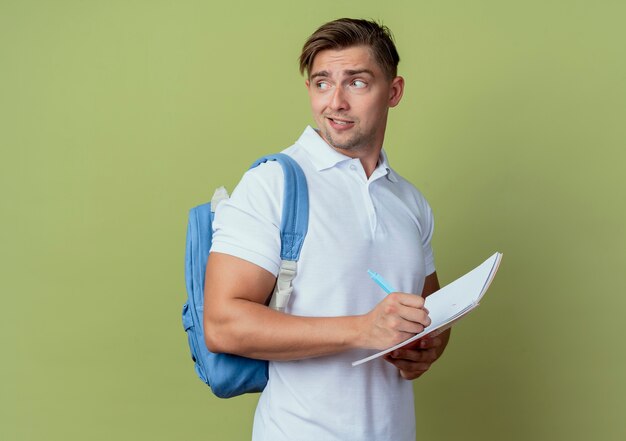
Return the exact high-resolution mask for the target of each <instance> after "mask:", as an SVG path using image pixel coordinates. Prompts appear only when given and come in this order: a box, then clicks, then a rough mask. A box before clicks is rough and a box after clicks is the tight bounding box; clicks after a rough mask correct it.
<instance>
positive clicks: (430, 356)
mask: <svg viewBox="0 0 626 441" xmlns="http://www.w3.org/2000/svg"><path fill="white" fill-rule="evenodd" d="M390 356H391V358H392V359H397V360H408V361H413V362H426V363H432V362H433V361H435V360H436V359H437V352H436V351H435V349H433V348H431V349H426V350H422V349H417V350H415V349H396V350H395V351H393V352H392V353H391V354H390Z"/></svg>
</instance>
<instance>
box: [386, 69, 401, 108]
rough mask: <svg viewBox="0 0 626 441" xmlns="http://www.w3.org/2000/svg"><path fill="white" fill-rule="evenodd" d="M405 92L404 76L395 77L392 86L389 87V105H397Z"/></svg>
mask: <svg viewBox="0 0 626 441" xmlns="http://www.w3.org/2000/svg"><path fill="white" fill-rule="evenodd" d="M403 93H404V78H402V77H399V76H398V77H395V78H394V79H393V80H391V87H390V89H389V107H396V106H397V105H398V103H399V102H400V100H401V99H402V94H403Z"/></svg>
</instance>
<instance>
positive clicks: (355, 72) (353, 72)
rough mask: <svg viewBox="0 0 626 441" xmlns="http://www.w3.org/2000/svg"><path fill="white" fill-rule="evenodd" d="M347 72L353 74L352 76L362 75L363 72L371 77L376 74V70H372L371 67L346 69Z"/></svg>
mask: <svg viewBox="0 0 626 441" xmlns="http://www.w3.org/2000/svg"><path fill="white" fill-rule="evenodd" d="M345 73H346V75H348V76H351V77H352V76H354V75H361V74H368V75H369V76H371V77H373V76H374V72H372V71H371V70H369V69H356V70H346V71H345Z"/></svg>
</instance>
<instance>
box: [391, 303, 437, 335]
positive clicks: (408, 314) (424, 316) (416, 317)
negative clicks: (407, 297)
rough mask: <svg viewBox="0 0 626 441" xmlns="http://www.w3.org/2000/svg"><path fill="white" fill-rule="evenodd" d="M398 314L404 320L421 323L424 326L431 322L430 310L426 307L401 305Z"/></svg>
mask: <svg viewBox="0 0 626 441" xmlns="http://www.w3.org/2000/svg"><path fill="white" fill-rule="evenodd" d="M398 315H399V316H400V317H402V318H403V319H404V320H407V321H409V322H413V323H417V324H419V325H421V326H422V327H423V328H426V327H427V326H428V325H430V323H431V321H430V317H428V312H427V311H426V310H425V309H420V308H412V307H410V306H405V305H400V306H399V308H398ZM419 332H421V331H419Z"/></svg>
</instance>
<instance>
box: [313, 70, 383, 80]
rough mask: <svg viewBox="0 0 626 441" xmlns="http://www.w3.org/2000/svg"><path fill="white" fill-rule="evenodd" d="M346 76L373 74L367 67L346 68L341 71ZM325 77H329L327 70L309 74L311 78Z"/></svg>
mask: <svg viewBox="0 0 626 441" xmlns="http://www.w3.org/2000/svg"><path fill="white" fill-rule="evenodd" d="M343 72H344V73H345V74H346V76H349V77H353V76H355V75H361V74H367V75H369V76H371V77H373V76H374V72H372V71H371V70H369V69H346V70H344V71H343ZM319 77H321V78H327V77H330V73H329V72H328V71H327V70H321V71H319V72H314V73H312V74H311V79H313V78H319Z"/></svg>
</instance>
